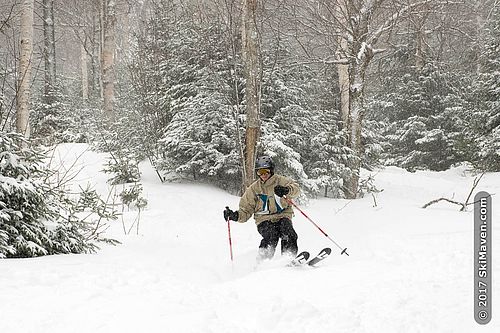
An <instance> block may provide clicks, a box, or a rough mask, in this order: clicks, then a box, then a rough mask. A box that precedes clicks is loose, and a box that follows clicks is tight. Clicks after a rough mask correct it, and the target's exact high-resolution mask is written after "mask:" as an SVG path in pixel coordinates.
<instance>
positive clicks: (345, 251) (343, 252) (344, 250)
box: [340, 247, 349, 256]
mask: <svg viewBox="0 0 500 333" xmlns="http://www.w3.org/2000/svg"><path fill="white" fill-rule="evenodd" d="M342 254H345V255H346V256H349V253H347V247H346V248H345V249H343V250H342V252H340V255H342Z"/></svg>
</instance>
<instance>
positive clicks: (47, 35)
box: [42, 0, 56, 104]
mask: <svg viewBox="0 0 500 333" xmlns="http://www.w3.org/2000/svg"><path fill="white" fill-rule="evenodd" d="M42 5H43V37H44V38H43V41H44V48H43V58H44V64H45V82H44V101H45V103H47V104H53V103H54V102H55V87H56V38H55V30H54V0H43V4H42Z"/></svg>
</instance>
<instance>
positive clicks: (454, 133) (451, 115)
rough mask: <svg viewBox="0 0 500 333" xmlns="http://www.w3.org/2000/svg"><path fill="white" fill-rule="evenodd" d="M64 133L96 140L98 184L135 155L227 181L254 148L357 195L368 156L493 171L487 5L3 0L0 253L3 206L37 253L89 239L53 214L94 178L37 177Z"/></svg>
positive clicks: (499, 61)
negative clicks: (75, 185) (102, 168)
mask: <svg viewBox="0 0 500 333" xmlns="http://www.w3.org/2000/svg"><path fill="white" fill-rule="evenodd" d="M64 142H79V143H89V144H91V145H92V146H93V147H94V148H95V149H98V150H100V151H105V152H108V153H109V154H110V156H112V158H111V159H110V161H109V165H108V168H109V170H108V171H109V172H110V173H112V174H113V175H114V176H113V178H112V180H111V181H112V182H114V183H128V182H132V183H134V182H138V181H140V174H139V171H138V163H139V161H144V160H149V161H150V163H151V164H152V165H153V166H154V168H155V169H156V170H157V173H158V177H159V181H169V180H178V179H189V180H194V181H197V182H204V183H210V184H214V185H216V186H219V187H221V188H223V189H226V190H228V191H231V192H233V193H240V192H241V190H242V189H244V188H245V186H247V185H248V184H249V183H250V182H251V181H252V180H253V178H254V174H253V164H254V161H255V157H256V156H257V155H258V154H267V155H270V156H272V157H273V158H274V159H275V162H276V164H277V165H278V168H279V172H280V173H283V174H286V175H288V176H290V177H293V178H294V179H296V180H297V181H298V182H299V184H300V185H301V187H302V189H303V192H304V193H305V194H306V195H307V196H309V197H314V196H319V195H325V196H329V197H335V198H348V199H354V198H356V197H359V196H361V195H363V193H365V192H367V191H370V190H373V188H372V184H371V183H370V179H369V178H368V179H363V178H361V177H360V170H361V169H367V170H373V169H374V168H377V167H381V166H384V165H394V166H398V167H402V168H405V169H407V170H410V171H414V170H419V169H428V170H446V169H448V168H450V167H452V166H454V165H457V164H461V163H467V164H468V165H470V168H472V169H475V170H478V171H500V2H499V1H498V0H458V1H439V0H432V1H431V0H330V1H328V0H260V1H257V0H237V1H235V0H140V1H130V0H85V1H80V0H65V1H62V0H40V1H36V2H35V1H33V0H1V1H0V146H1V147H2V151H1V152H0V185H1V186H0V257H1V256H2V253H4V255H5V256H8V255H9V253H10V255H14V253H16V251H14V250H13V246H14V245H12V244H13V241H12V235H13V234H15V232H19V230H21V229H22V230H24V229H23V228H20V227H19V225H17V227H13V223H14V222H13V221H17V222H19V223H20V222H23V223H26V225H27V227H26V228H27V229H29V230H31V231H30V232H28V233H27V232H25V231H22V232H23V233H24V235H28V234H29V235H30V236H29V237H31V238H36V239H37V240H38V241H37V242H35V243H37V244H41V243H43V244H49V245H50V246H48V247H49V248H52V249H53V250H52V252H58V251H59V252H78V251H83V250H88V245H86V243H85V240H86V239H93V238H95V237H97V236H96V230H94V231H93V232H90V233H89V232H86V233H85V232H84V233H81V232H80V231H78V232H77V231H75V229H72V228H71V227H70V226H67V223H68V222H67V221H68V218H67V216H68V214H69V216H73V217H74V216H76V214H75V213H74V212H75V211H78V209H79V208H78V207H80V206H81V204H82V200H84V199H85V198H87V199H88V198H91V200H93V201H92V202H93V205H94V206H95V207H98V206H99V205H100V204H102V202H101V201H99V199H98V198H97V197H96V196H95V195H94V194H95V193H94V194H92V193H90V192H89V191H84V192H82V193H81V194H80V196H79V197H78V198H77V199H74V200H68V199H67V198H65V199H64V194H63V193H62V189H61V186H60V184H55V185H54V186H53V187H52V188H56V189H59V190H60V191H59V192H57V191H52V190H51V191H49V192H50V193H52V194H53V195H51V196H46V195H44V193H47V191H48V190H47V189H45V188H44V186H47V185H46V184H40V183H38V182H37V179H40V177H47V175H48V173H50V170H43V168H42V167H41V166H40V165H39V164H40V163H41V161H42V160H43V151H45V150H46V149H47V147H50V146H53V145H55V144H58V143H64ZM8 179H9V180H8ZM27 183H33V184H37V185H36V186H31V187H30V186H27V185H26V184H27ZM27 197H28V198H31V199H32V200H28V201H26V200H25V198H27ZM61 198H63V199H61ZM82 198H83V199H82ZM87 199H85V200H87ZM78 200H80V201H78ZM61 202H64V205H63V206H64V207H65V209H64V210H65V211H66V213H65V214H66V215H64V214H62V215H61V214H60V213H58V214H59V217H58V218H59V219H61V221H65V222H64V223H63V222H61V224H60V228H59V229H58V230H57V231H53V235H51V237H52V238H50V237H49V238H47V239H45V240H43V239H42V240H41V241H40V239H41V238H43V237H42V236H40V237H41V238H40V237H38V236H37V235H46V234H47V233H45V232H43V230H42V231H41V229H40V228H42V229H43V226H42V225H39V226H37V227H34V224H33V223H35V222H34V221H39V219H40V217H43V216H47V214H49V213H50V214H52V215H54V214H55V211H56V209H55V207H60V206H61ZM41 203H43V204H41ZM27 206H29V207H30V209H31V211H32V212H33V214H32V215H30V216H29V219H27V218H26V216H27V215H25V216H24V217H23V216H20V214H18V213H16V212H20V211H23V210H26V207H27ZM97 211H100V212H103V210H99V209H97ZM50 214H49V215H50ZM21 215H22V214H21ZM56 215H57V214H56ZM104 215H106V214H104ZM111 215H112V214H111ZM28 220H29V221H28ZM69 220H70V221H73V220H71V219H69ZM74 222H75V223H77V222H78V223H80V225H81V222H82V221H81V219H78V218H75V219H74ZM9 226H10V227H9ZM9 228H10V229H9ZM30 228H31V229H30ZM33 228H34V229H33ZM27 229H26V230H27ZM77 229H78V228H77ZM78 230H81V229H78ZM87 231H88V230H87ZM75 233H76V234H75ZM68 235H70V236H71V237H72V238H71V239H76V240H77V241H76V242H72V241H67V239H68V238H67V237H70V236H68ZM26 237H27V238H26V239H28V238H29V237H28V236H26ZM65 237H66V238H65ZM9 239H10V240H9ZM16 242H17V241H16ZM14 247H17V248H18V249H21V248H24V249H25V250H24V252H26V253H28V254H29V253H31V254H35V255H36V254H45V253H44V251H45V250H43V249H39V248H37V247H36V246H35V247H33V246H31V245H30V244H29V243H27V242H26V241H24V242H23V241H22V240H20V241H19V242H18V244H17V245H15V246H14ZM44 248H45V249H46V248H47V246H45V247H44ZM24 252H22V251H20V250H18V251H17V255H27V254H26V253H24ZM49 252H50V251H49Z"/></svg>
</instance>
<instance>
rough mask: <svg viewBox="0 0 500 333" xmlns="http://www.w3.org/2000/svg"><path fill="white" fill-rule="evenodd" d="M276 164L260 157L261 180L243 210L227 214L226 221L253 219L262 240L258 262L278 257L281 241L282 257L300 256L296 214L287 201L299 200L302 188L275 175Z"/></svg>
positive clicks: (242, 204)
mask: <svg viewBox="0 0 500 333" xmlns="http://www.w3.org/2000/svg"><path fill="white" fill-rule="evenodd" d="M274 166H275V165H274V163H273V160H272V159H271V157H269V156H260V157H259V158H257V161H256V163H255V172H256V174H257V180H256V181H255V182H254V183H252V185H250V186H249V187H248V188H247V190H246V191H245V193H244V194H243V196H242V197H241V199H240V204H239V210H237V211H234V212H233V211H232V210H230V209H229V208H228V207H226V209H225V210H224V219H226V220H228V219H229V220H232V221H237V222H240V223H244V222H247V221H248V220H249V219H250V217H252V215H253V216H254V219H255V224H256V225H257V230H258V232H259V234H260V235H261V236H262V240H261V242H260V245H259V254H258V256H257V260H258V261H262V260H264V259H271V258H272V257H273V256H274V252H275V250H276V246H277V245H278V241H279V240H280V239H281V254H286V255H290V256H292V257H295V255H296V254H297V250H298V247H297V233H296V232H295V230H294V228H293V225H292V216H293V210H292V207H291V206H290V205H288V202H287V201H286V200H285V198H283V196H285V195H286V197H287V198H295V197H297V196H298V194H299V192H300V190H299V186H298V185H297V184H296V183H295V182H294V181H293V180H292V179H290V178H287V177H284V176H280V175H275V174H274Z"/></svg>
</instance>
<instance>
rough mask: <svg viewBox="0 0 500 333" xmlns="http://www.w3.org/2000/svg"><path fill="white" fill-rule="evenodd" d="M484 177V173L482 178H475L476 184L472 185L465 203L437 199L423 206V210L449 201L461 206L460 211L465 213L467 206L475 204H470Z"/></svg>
mask: <svg viewBox="0 0 500 333" xmlns="http://www.w3.org/2000/svg"><path fill="white" fill-rule="evenodd" d="M483 176H484V172H483V173H482V174H481V175H480V176H478V177H476V178H474V182H473V183H472V188H471V190H470V192H469V195H468V196H467V199H466V200H465V202H459V201H455V200H452V199H448V198H439V199H435V200H432V201H430V202H428V203H426V204H425V205H423V206H422V208H427V207H429V206H430V205H433V204H435V203H438V202H440V201H447V202H450V203H452V204H455V205H459V206H461V207H462V208H460V211H461V212H465V211H466V210H467V206H469V205H473V204H474V202H471V203H469V199H470V197H471V196H472V193H473V192H474V189H475V188H476V187H477V185H478V184H479V181H480V180H481V178H483Z"/></svg>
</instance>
